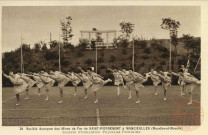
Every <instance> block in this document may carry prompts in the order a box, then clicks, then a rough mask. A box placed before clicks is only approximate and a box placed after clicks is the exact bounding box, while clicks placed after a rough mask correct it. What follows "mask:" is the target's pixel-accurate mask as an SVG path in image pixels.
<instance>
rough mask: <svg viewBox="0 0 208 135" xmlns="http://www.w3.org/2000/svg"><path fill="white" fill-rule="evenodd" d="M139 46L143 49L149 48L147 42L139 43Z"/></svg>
mask: <svg viewBox="0 0 208 135" xmlns="http://www.w3.org/2000/svg"><path fill="white" fill-rule="evenodd" d="M139 45H140V46H141V48H142V49H144V48H146V47H147V42H146V41H145V40H142V41H139Z"/></svg>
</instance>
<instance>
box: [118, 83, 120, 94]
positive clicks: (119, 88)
mask: <svg viewBox="0 0 208 135" xmlns="http://www.w3.org/2000/svg"><path fill="white" fill-rule="evenodd" d="M117 95H120V87H119V85H117Z"/></svg>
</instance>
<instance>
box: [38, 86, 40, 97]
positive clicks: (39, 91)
mask: <svg viewBox="0 0 208 135" xmlns="http://www.w3.org/2000/svg"><path fill="white" fill-rule="evenodd" d="M38 95H39V96H40V88H38Z"/></svg>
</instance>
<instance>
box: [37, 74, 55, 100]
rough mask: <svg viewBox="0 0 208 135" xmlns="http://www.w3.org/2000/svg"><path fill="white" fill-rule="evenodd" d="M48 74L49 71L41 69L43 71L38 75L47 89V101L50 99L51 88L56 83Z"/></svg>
mask: <svg viewBox="0 0 208 135" xmlns="http://www.w3.org/2000/svg"><path fill="white" fill-rule="evenodd" d="M47 75H48V73H47V72H44V71H41V73H40V74H39V75H38V76H39V77H40V79H41V81H42V82H43V84H44V88H45V89H46V99H45V100H46V101H48V99H49V90H50V88H51V87H52V86H53V85H54V83H55V81H54V80H53V79H51V78H50V77H47Z"/></svg>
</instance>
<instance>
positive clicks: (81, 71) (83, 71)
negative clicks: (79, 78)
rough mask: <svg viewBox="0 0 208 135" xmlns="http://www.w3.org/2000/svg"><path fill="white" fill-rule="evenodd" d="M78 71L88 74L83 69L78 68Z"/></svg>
mask: <svg viewBox="0 0 208 135" xmlns="http://www.w3.org/2000/svg"><path fill="white" fill-rule="evenodd" d="M78 69H79V70H80V71H81V72H82V73H87V72H85V71H84V70H83V69H82V68H81V67H78Z"/></svg>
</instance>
